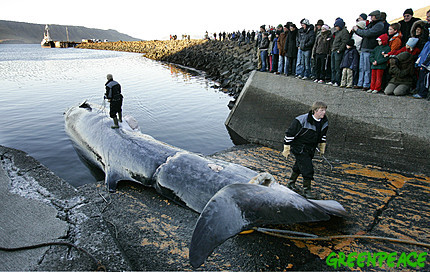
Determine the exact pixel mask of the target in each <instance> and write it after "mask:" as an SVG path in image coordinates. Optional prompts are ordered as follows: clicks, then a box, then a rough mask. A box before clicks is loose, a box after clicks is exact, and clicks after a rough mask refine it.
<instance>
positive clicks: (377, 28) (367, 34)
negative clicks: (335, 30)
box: [355, 21, 384, 52]
mask: <svg viewBox="0 0 430 272" xmlns="http://www.w3.org/2000/svg"><path fill="white" fill-rule="evenodd" d="M355 33H357V35H358V36H360V37H363V41H362V42H361V51H362V52H372V51H373V49H375V47H376V46H378V41H377V40H376V39H377V38H378V37H379V36H380V35H382V34H384V23H383V22H382V21H374V22H370V24H369V25H368V26H367V27H366V28H365V29H357V30H356V31H355Z"/></svg>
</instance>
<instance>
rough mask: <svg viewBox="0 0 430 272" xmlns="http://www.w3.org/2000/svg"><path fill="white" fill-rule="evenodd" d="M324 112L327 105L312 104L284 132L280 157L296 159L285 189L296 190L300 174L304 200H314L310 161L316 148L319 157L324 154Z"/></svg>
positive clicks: (325, 133)
mask: <svg viewBox="0 0 430 272" xmlns="http://www.w3.org/2000/svg"><path fill="white" fill-rule="evenodd" d="M326 110H327V104H325V103H324V102H321V101H316V102H314V103H313V105H312V108H311V110H310V111H309V112H308V113H305V114H302V115H299V116H297V117H296V118H295V119H294V120H293V122H292V123H291V125H290V127H289V128H288V129H287V131H286V132H285V137H284V151H283V152H282V155H284V156H285V157H286V158H288V156H289V155H290V152H291V153H293V155H294V157H295V158H296V162H295V163H294V165H293V173H292V174H291V177H290V178H289V180H288V184H287V187H288V188H290V189H291V190H297V188H296V181H297V178H298V177H299V175H300V174H301V175H302V177H303V188H304V196H305V197H306V198H315V196H314V195H313V194H312V192H311V183H312V180H313V179H314V166H313V164H312V159H313V157H314V154H315V150H316V149H317V147H318V149H319V152H320V154H321V155H323V154H324V152H325V147H326V135H327V130H328V119H327V116H325V114H326Z"/></svg>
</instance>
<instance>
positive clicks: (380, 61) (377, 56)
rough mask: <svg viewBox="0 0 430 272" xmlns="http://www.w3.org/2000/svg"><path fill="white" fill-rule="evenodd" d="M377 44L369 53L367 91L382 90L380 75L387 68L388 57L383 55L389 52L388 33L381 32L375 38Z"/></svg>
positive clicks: (376, 91) (377, 91) (375, 91)
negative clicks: (369, 69) (369, 71)
mask: <svg viewBox="0 0 430 272" xmlns="http://www.w3.org/2000/svg"><path fill="white" fill-rule="evenodd" d="M376 40H377V41H378V44H379V45H378V46H377V47H375V49H374V50H373V51H372V53H370V63H371V64H372V66H371V69H372V77H371V81H370V89H369V90H368V91H367V92H368V93H374V94H376V93H379V92H381V91H382V88H381V87H382V76H383V75H384V71H385V69H386V68H387V61H388V57H386V56H385V54H386V53H387V52H390V51H391V49H390V46H389V45H388V35H387V34H382V35H381V36H379V37H378V38H377V39H376Z"/></svg>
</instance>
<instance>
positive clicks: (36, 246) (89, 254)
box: [0, 242, 107, 271]
mask: <svg viewBox="0 0 430 272" xmlns="http://www.w3.org/2000/svg"><path fill="white" fill-rule="evenodd" d="M46 246H68V247H73V248H75V249H77V250H78V251H81V252H83V253H85V254H86V255H87V256H88V257H90V258H91V260H93V262H94V263H95V264H96V265H97V271H107V270H106V267H105V266H104V265H102V263H101V261H98V260H97V259H96V258H95V257H94V256H93V255H92V254H91V253H89V252H88V251H86V250H85V249H83V248H82V247H79V246H77V245H74V244H71V243H68V242H48V243H40V244H35V245H30V246H22V247H13V248H9V247H2V246H0V250H2V251H8V252H14V251H20V250H28V249H35V248H40V247H46Z"/></svg>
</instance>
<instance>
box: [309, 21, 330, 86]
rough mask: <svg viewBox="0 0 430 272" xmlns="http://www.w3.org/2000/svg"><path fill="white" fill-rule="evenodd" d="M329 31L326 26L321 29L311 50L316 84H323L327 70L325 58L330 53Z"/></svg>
mask: <svg viewBox="0 0 430 272" xmlns="http://www.w3.org/2000/svg"><path fill="white" fill-rule="evenodd" d="M331 38H332V35H331V31H330V27H329V26H328V25H323V26H322V27H321V33H320V34H319V35H318V37H317V39H316V41H315V45H314V48H313V50H312V56H315V77H316V79H315V81H314V82H318V83H324V79H325V77H326V76H328V75H327V74H326V72H327V71H326V70H327V69H326V68H327V56H328V54H330V52H331V50H330V49H331V40H332V39H331Z"/></svg>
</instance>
